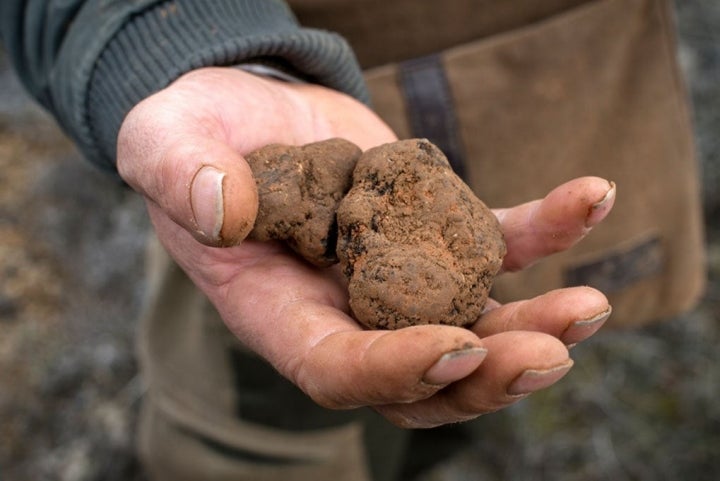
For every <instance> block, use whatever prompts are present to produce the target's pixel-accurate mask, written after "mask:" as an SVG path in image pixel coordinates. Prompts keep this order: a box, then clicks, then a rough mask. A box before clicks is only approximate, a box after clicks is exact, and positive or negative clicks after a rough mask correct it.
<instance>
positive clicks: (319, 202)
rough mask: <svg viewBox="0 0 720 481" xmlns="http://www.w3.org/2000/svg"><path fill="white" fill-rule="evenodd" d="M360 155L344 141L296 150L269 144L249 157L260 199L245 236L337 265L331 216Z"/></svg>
mask: <svg viewBox="0 0 720 481" xmlns="http://www.w3.org/2000/svg"><path fill="white" fill-rule="evenodd" d="M360 154H361V150H360V148H359V147H357V146H356V145H355V144H353V143H351V142H348V141H346V140H343V139H329V140H325V141H322V142H316V143H312V144H307V145H304V146H301V147H294V146H287V145H278V144H272V145H268V146H265V147H263V148H261V149H258V150H256V151H254V152H252V153H250V154H248V155H247V156H246V160H247V162H248V163H249V164H250V168H251V169H252V171H253V175H254V177H255V182H256V184H257V188H258V198H259V210H258V214H257V218H256V220H255V225H254V227H253V230H252V231H251V232H250V235H249V236H248V238H249V239H255V240H261V241H267V240H281V241H285V242H286V243H287V244H288V245H289V246H290V247H291V248H292V249H294V250H295V251H296V252H297V253H298V254H300V255H301V256H302V257H304V258H305V259H306V260H308V261H309V262H311V263H312V264H314V265H316V266H320V267H325V266H329V265H331V264H334V263H337V261H338V259H337V256H336V253H335V246H336V240H337V225H336V221H335V212H336V211H337V207H338V204H339V202H340V200H341V199H342V198H343V196H344V195H345V193H346V192H347V191H348V189H349V188H350V185H351V182H352V171H353V169H354V168H355V163H356V162H357V159H358V158H359V157H360Z"/></svg>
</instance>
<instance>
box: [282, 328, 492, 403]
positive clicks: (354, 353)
mask: <svg viewBox="0 0 720 481" xmlns="http://www.w3.org/2000/svg"><path fill="white" fill-rule="evenodd" d="M486 354H487V350H486V349H485V348H484V347H483V344H482V342H481V341H480V340H479V339H478V338H477V337H476V336H475V335H473V334H472V333H471V332H470V331H468V330H465V329H460V328H454V327H447V326H417V327H411V328H406V329H401V330H397V331H345V332H338V333H336V334H332V335H329V336H326V337H324V338H323V339H322V341H321V342H319V343H318V344H316V345H314V346H312V347H311V348H310V349H308V350H307V351H306V352H305V353H303V354H302V355H301V357H299V358H297V359H302V362H301V363H299V364H298V365H297V366H296V367H295V368H294V369H291V370H290V372H289V376H290V378H291V379H293V380H294V381H295V383H296V384H297V385H298V386H299V387H300V388H301V389H303V390H304V391H305V392H306V393H307V394H308V395H310V397H312V398H313V399H314V400H315V402H317V403H318V404H320V405H322V406H325V407H329V408H343V409H345V408H353V407H358V406H367V405H371V406H372V405H378V404H387V403H389V402H393V403H395V402H401V403H408V402H413V401H417V400H419V399H425V398H427V397H429V396H432V395H433V394H435V393H436V392H437V391H438V390H440V389H441V388H443V387H444V386H446V385H447V384H449V383H451V382H454V381H457V380H460V379H462V378H464V377H466V376H468V375H469V374H471V373H472V372H473V371H475V370H476V369H477V368H478V366H480V365H481V363H482V362H483V359H484V358H485V356H486Z"/></svg>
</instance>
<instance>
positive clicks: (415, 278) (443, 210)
mask: <svg viewBox="0 0 720 481" xmlns="http://www.w3.org/2000/svg"><path fill="white" fill-rule="evenodd" d="M337 218H338V229H339V233H338V246H337V253H338V257H339V259H340V263H341V266H342V270H343V272H344V274H345V275H346V276H347V278H348V281H349V285H348V290H349V297H350V307H351V309H352V312H353V315H354V316H355V318H356V319H357V320H358V321H359V322H361V323H362V324H364V325H365V326H367V327H370V328H375V329H397V328H401V327H405V326H411V325H417V324H449V325H455V326H464V325H468V324H471V323H473V322H475V321H476V320H478V318H479V317H480V314H481V313H482V310H483V308H484V306H485V303H486V300H487V298H488V295H489V291H490V288H491V285H492V282H493V279H494V277H495V275H496V274H497V273H498V271H499V270H500V267H501V265H502V259H503V257H504V255H505V252H506V247H505V242H504V240H503V236H502V233H501V231H500V226H499V223H498V221H497V219H496V217H495V216H494V214H493V213H492V212H491V211H490V209H488V207H487V206H486V205H485V204H484V203H483V202H482V201H480V200H479V199H478V198H477V197H476V196H475V195H474V194H473V192H472V191H471V190H470V188H469V187H468V186H467V185H466V184H465V183H464V182H463V181H462V180H461V179H460V178H459V177H458V176H457V175H456V174H455V173H454V172H453V171H452V168H451V167H450V164H449V163H448V161H447V159H446V158H445V156H444V155H443V153H442V152H441V151H440V150H439V149H438V148H437V147H435V146H434V145H433V144H431V143H430V142H428V141H427V140H419V139H413V140H406V141H399V142H394V143H390V144H385V145H382V146H380V147H376V148H373V149H370V150H368V151H367V152H365V153H364V154H363V155H362V156H361V158H360V159H359V160H358V162H357V165H356V167H355V170H354V173H353V186H352V188H351V189H350V191H349V192H348V193H347V194H346V195H345V197H344V198H343V200H342V202H341V203H340V205H339V207H338V211H337Z"/></svg>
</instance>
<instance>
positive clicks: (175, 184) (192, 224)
mask: <svg viewBox="0 0 720 481" xmlns="http://www.w3.org/2000/svg"><path fill="white" fill-rule="evenodd" d="M151 157H154V161H153V162H148V161H147V159H145V161H144V162H136V161H134V159H135V158H136V157H134V156H133V155H122V154H121V152H120V151H119V154H118V170H119V172H120V175H121V176H122V177H123V179H125V181H126V182H127V183H128V184H129V185H130V186H131V187H133V188H134V189H135V190H137V191H138V192H140V193H142V194H143V195H145V197H146V198H147V200H148V201H150V202H152V203H154V204H156V205H157V206H158V207H160V209H161V210H162V211H163V212H164V213H165V214H166V215H167V216H168V217H170V218H171V219H172V220H173V221H175V222H176V223H177V224H179V225H180V226H181V227H183V228H184V229H185V230H187V231H188V232H190V233H191V234H192V235H193V236H194V237H195V238H196V239H197V240H198V241H200V242H202V243H203V244H206V245H210V246H218V247H219V246H231V245H236V244H239V243H240V242H241V241H242V240H243V239H244V238H245V237H246V236H247V235H248V233H249V232H250V230H252V227H253V224H254V222H255V217H256V215H257V209H258V195H257V188H256V185H255V180H254V178H253V175H252V171H251V169H250V166H249V165H248V164H247V162H246V161H245V159H244V158H243V157H242V156H241V155H240V154H239V153H237V152H236V151H234V150H233V149H232V148H231V147H230V146H229V145H227V144H226V143H224V142H222V141H220V140H217V139H213V138H207V137H202V136H199V135H198V136H194V137H191V138H188V136H187V135H186V136H183V137H182V138H181V139H178V140H176V141H174V142H170V143H169V144H168V145H167V146H166V147H165V148H159V149H157V150H156V151H155V152H153V155H151ZM121 159H123V161H122V162H120V160H121Z"/></svg>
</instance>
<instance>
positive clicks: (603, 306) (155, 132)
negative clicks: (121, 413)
mask: <svg viewBox="0 0 720 481" xmlns="http://www.w3.org/2000/svg"><path fill="white" fill-rule="evenodd" d="M330 137H344V138H346V139H348V140H350V141H352V142H355V143H356V144H358V145H359V146H360V147H361V148H363V149H367V148H369V147H371V146H374V145H379V144H382V143H385V142H390V141H393V140H395V138H394V135H393V134H392V132H391V131H390V129H389V128H388V127H387V126H385V124H383V123H382V122H381V121H380V120H379V119H378V118H377V117H376V116H375V115H374V114H373V113H372V112H371V111H370V110H368V109H367V108H366V107H364V106H363V105H362V104H360V103H358V102H356V101H354V100H352V99H350V98H348V97H347V96H344V95H342V94H339V93H337V92H334V91H331V90H328V89H325V88H323V87H319V86H315V85H296V84H287V83H281V82H276V81H272V80H268V79H264V78H259V77H255V76H253V75H251V74H247V73H245V72H242V71H239V70H236V69H223V68H213V69H202V70H198V71H195V72H192V73H189V74H187V75H185V76H184V77H182V78H180V79H179V80H178V81H176V82H175V83H174V84H172V85H171V86H169V87H168V88H166V89H165V90H163V91H161V92H159V93H157V94H155V95H154V96H152V97H149V98H148V99H146V100H144V101H143V102H141V103H140V104H138V105H137V106H136V107H135V108H134V109H133V110H132V111H131V112H130V114H129V115H128V116H127V118H126V120H125V122H124V123H123V126H122V128H121V131H120V133H119V137H118V170H119V172H120V174H121V175H122V177H123V178H124V179H125V180H126V181H127V182H128V184H129V185H130V186H132V187H133V188H134V189H136V190H137V191H138V192H140V193H141V194H142V195H144V196H145V198H146V202H147V206H148V211H149V213H150V216H151V219H152V221H153V224H154V226H155V229H156V231H157V235H158V237H159V239H160V241H161V242H162V243H163V245H164V246H165V248H166V249H167V250H168V251H169V253H170V254H171V255H172V256H173V257H174V259H175V260H176V261H177V262H178V263H179V265H181V266H182V267H183V269H184V270H185V271H186V272H187V273H188V275H189V276H190V278H191V279H192V280H193V281H194V282H195V284H196V285H197V286H198V287H199V288H200V289H201V290H202V291H203V292H204V293H205V294H206V295H207V296H208V298H209V299H210V300H211V301H212V302H213V304H214V305H215V307H216V308H217V309H218V311H219V313H220V315H221V316H222V318H223V319H224V321H225V323H226V324H227V325H228V327H229V328H230V329H231V330H232V332H233V333H235V335H237V336H238V338H239V339H241V340H242V342H243V343H244V344H245V345H247V346H248V347H250V348H251V349H253V350H255V351H256V352H257V353H259V354H260V355H261V356H263V357H264V358H265V359H267V360H268V361H269V362H270V363H271V364H272V365H273V366H274V367H275V368H276V369H278V371H279V372H280V373H282V374H283V375H284V376H286V377H287V378H288V379H290V380H292V381H293V382H294V383H296V384H297V385H298V386H299V387H300V388H301V389H303V390H304V391H305V392H306V393H307V394H308V395H310V396H311V397H312V398H313V399H314V400H315V401H316V402H318V403H319V404H321V405H323V406H326V407H330V408H339V409H345V408H352V407H356V406H373V407H375V408H376V409H377V410H378V411H379V412H381V413H382V414H383V415H385V416H386V417H387V418H388V419H389V420H391V421H392V422H394V423H396V424H398V425H400V426H406V427H429V426H436V425H440V424H445V423H451V422H457V421H461V420H467V419H471V418H474V417H476V416H479V415H481V414H484V413H487V412H490V411H494V410H497V409H500V408H502V407H505V406H507V405H509V404H512V403H513V402H515V401H517V400H518V399H520V398H522V397H524V396H525V395H527V394H528V393H530V392H533V391H536V390H538V389H541V388H544V387H547V386H549V385H551V384H553V383H554V382H556V381H557V380H558V379H560V378H561V377H562V376H563V375H564V374H565V373H566V372H567V371H568V370H569V369H570V367H571V365H572V361H571V360H570V358H569V355H568V350H567V347H566V345H568V344H574V343H577V342H580V341H582V340H584V339H585V338H587V337H588V336H590V335H591V334H593V333H594V332H595V331H596V330H597V329H598V328H599V327H600V325H601V324H602V322H603V321H604V319H605V318H607V315H609V312H610V307H609V305H608V302H607V299H606V298H605V297H604V296H603V295H602V294H601V293H600V292H598V291H596V290H594V289H590V288H571V289H562V290H557V291H553V292H549V293H547V294H544V295H542V296H540V297H538V298H535V299H530V300H524V301H518V302H515V303H511V304H507V305H504V306H501V305H499V304H497V303H495V302H492V301H491V302H490V304H489V307H488V309H487V312H486V313H485V314H484V315H483V316H482V318H481V319H479V321H478V322H477V323H476V324H475V326H474V327H473V328H472V329H463V328H457V327H449V326H436V325H434V326H418V327H412V328H407V329H402V330H398V331H365V330H363V329H362V328H361V327H360V326H359V325H358V324H357V323H356V322H355V321H354V320H353V319H352V318H351V317H350V316H349V314H348V312H349V308H348V300H347V290H346V285H345V281H344V279H343V278H342V275H341V274H340V273H339V270H338V269H335V268H332V269H315V268H312V267H310V266H308V264H306V263H305V262H304V261H301V260H300V259H299V258H298V257H297V256H296V255H294V254H292V253H290V252H289V251H288V250H287V249H285V248H284V247H283V246H281V245H279V244H275V243H257V242H251V241H245V242H242V241H243V239H244V238H245V236H246V235H247V233H248V231H249V230H250V229H251V228H252V223H253V220H254V217H255V214H256V212H257V194H256V191H255V184H254V180H253V179H252V174H251V172H250V169H249V167H248V165H247V163H246V162H245V160H244V159H243V157H242V155H243V154H247V153H248V152H250V151H252V150H254V149H256V148H259V147H261V146H263V145H266V144H268V143H274V142H279V143H285V144H306V143H310V142H314V141H318V140H323V139H326V138H330ZM614 193H615V189H614V186H613V185H611V184H609V183H608V182H607V181H604V180H602V179H598V178H592V177H590V178H582V179H577V180H575V181H571V182H569V183H568V184H565V185H563V186H561V187H559V188H557V189H555V190H554V191H553V192H551V193H550V194H549V195H548V196H547V197H546V198H545V199H543V200H541V201H534V202H531V203H528V204H524V205H521V206H518V207H514V208H510V209H503V210H499V211H496V215H497V216H498V218H499V219H500V221H501V225H502V228H503V230H504V233H505V237H506V241H507V243H508V255H507V257H506V258H505V264H504V267H505V269H506V270H517V269H521V268H523V267H525V266H527V265H529V264H531V263H532V262H535V261H536V260H538V259H540V258H542V257H544V256H546V255H549V254H551V253H553V252H557V251H560V250H563V249H566V248H568V247H570V246H571V245H573V244H574V243H575V242H577V241H578V240H580V239H581V238H582V237H583V236H584V235H585V234H586V233H587V232H588V231H589V230H590V229H591V228H592V226H594V225H595V224H597V223H598V222H599V221H600V220H602V218H604V217H605V215H606V214H607V212H608V211H609V210H610V208H611V207H612V204H613V200H614ZM221 245H224V246H229V247H224V248H218V247H216V246H221Z"/></svg>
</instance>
